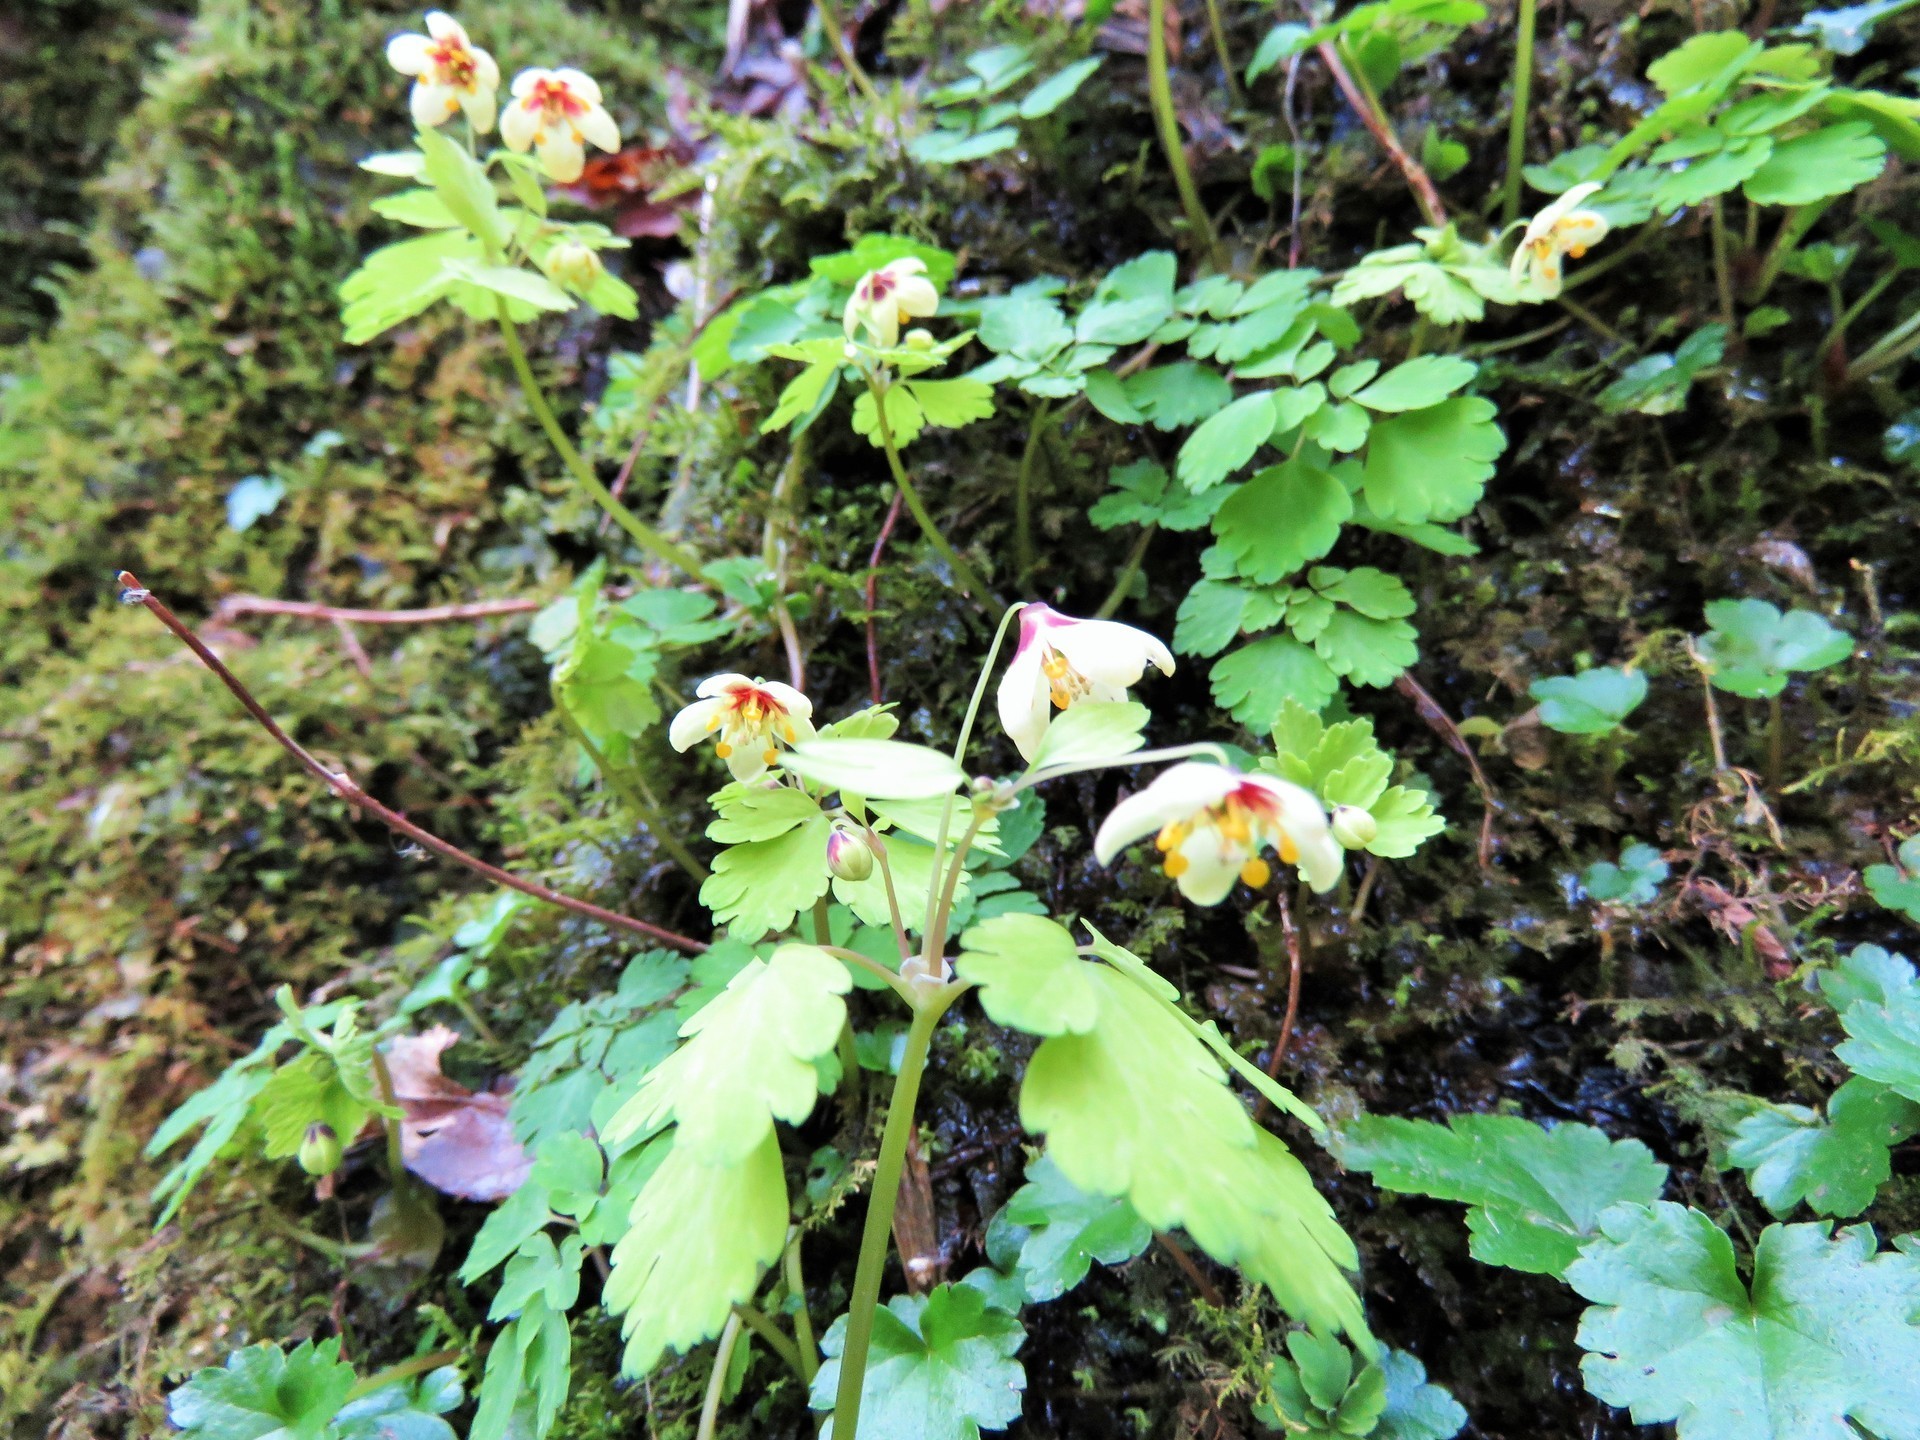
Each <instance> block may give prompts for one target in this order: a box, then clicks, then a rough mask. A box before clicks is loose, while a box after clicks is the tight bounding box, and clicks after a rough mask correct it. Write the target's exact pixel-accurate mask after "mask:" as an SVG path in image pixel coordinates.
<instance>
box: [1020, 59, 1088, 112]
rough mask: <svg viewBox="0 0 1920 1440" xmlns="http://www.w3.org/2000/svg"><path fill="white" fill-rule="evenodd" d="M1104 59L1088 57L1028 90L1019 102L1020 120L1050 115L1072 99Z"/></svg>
mask: <svg viewBox="0 0 1920 1440" xmlns="http://www.w3.org/2000/svg"><path fill="white" fill-rule="evenodd" d="M1105 58H1106V57H1105V56H1102V55H1089V56H1088V57H1087V58H1086V59H1084V60H1076V61H1074V62H1073V64H1071V65H1069V66H1067V67H1066V68H1065V69H1064V70H1059V71H1056V72H1055V73H1054V74H1052V75H1049V76H1048V77H1047V78H1046V79H1045V80H1042V81H1041V82H1040V83H1039V84H1038V85H1036V86H1034V87H1033V89H1031V90H1029V91H1028V92H1027V95H1026V98H1025V99H1024V100H1022V101H1021V102H1020V118H1021V119H1022V120H1038V119H1040V118H1041V117H1042V116H1043V115H1051V114H1052V113H1053V112H1054V111H1056V110H1058V109H1059V108H1060V107H1061V106H1062V105H1064V104H1066V103H1067V101H1069V100H1071V99H1072V98H1073V95H1074V92H1075V91H1077V90H1078V89H1079V88H1080V87H1081V86H1082V85H1084V84H1085V83H1086V82H1087V79H1088V77H1090V76H1091V75H1092V74H1093V72H1094V71H1096V70H1098V69H1099V68H1100V62H1101V61H1102V60H1104V59H1105Z"/></svg>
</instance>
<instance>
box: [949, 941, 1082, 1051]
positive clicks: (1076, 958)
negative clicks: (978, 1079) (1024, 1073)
mask: <svg viewBox="0 0 1920 1440" xmlns="http://www.w3.org/2000/svg"><path fill="white" fill-rule="evenodd" d="M960 950H961V954H960V956H959V958H958V959H956V960H955V961H954V972H955V973H956V974H957V975H959V976H960V978H961V979H962V980H969V981H971V982H973V983H974V984H975V985H978V986H980V1004H981V1007H982V1008H983V1009H984V1010H985V1011H986V1012H987V1014H988V1016H990V1017H991V1018H992V1020H993V1022H994V1023H995V1024H996V1025H1006V1026H1008V1027H1010V1028H1012V1029H1015V1030H1024V1031H1026V1032H1027V1033H1028V1034H1029V1035H1067V1034H1074V1033H1077V1032H1080V1031H1084V1030H1088V1029H1090V1028H1092V1026H1093V1023H1094V1020H1095V1018H1096V1016H1097V1014H1098V1010H1099V994H1098V992H1097V991H1096V989H1095V988H1094V981H1093V978H1092V977H1093V975H1094V973H1095V971H1096V970H1097V969H1098V967H1097V966H1096V965H1095V964H1093V963H1092V962H1090V961H1086V960H1082V959H1081V958H1080V954H1079V950H1078V948H1077V947H1076V946H1075V945H1074V943H1073V936H1072V935H1070V934H1069V933H1068V932H1067V930H1066V928H1065V927H1064V926H1061V925H1059V924H1058V923H1056V922H1055V921H1052V920H1049V919H1045V918H1043V917H1041V916H1038V915H1001V916H997V917H995V918H994V919H992V920H982V921H981V922H980V923H979V924H977V925H975V926H974V927H973V928H972V929H971V930H968V931H967V932H966V933H965V934H963V935H962V936H961V937H960Z"/></svg>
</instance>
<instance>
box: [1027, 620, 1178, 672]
mask: <svg viewBox="0 0 1920 1440" xmlns="http://www.w3.org/2000/svg"><path fill="white" fill-rule="evenodd" d="M1047 640H1048V642H1049V643H1050V644H1051V645H1052V646H1053V648H1054V649H1056V650H1058V651H1059V652H1060V653H1061V654H1062V655H1064V656H1066V657H1067V663H1068V664H1069V665H1071V666H1073V668H1074V669H1076V670H1078V671H1079V672H1080V673H1081V674H1082V675H1084V676H1086V677H1087V678H1088V679H1089V680H1100V681H1105V682H1106V683H1107V684H1109V685H1118V686H1120V687H1121V688H1123V689H1124V688H1125V687H1126V686H1129V685H1136V684H1138V683H1139V681H1140V677H1141V676H1142V675H1144V674H1146V671H1147V662H1148V660H1149V659H1151V660H1152V661H1153V663H1154V664H1155V665H1156V666H1158V667H1159V668H1160V670H1161V673H1163V674H1171V673H1172V672H1173V656H1172V655H1170V654H1168V652H1167V647H1166V646H1164V645H1162V644H1161V643H1160V642H1159V641H1158V640H1156V639H1154V638H1153V636H1151V635H1149V634H1147V632H1146V631H1144V630H1136V629H1134V628H1133V626H1131V625H1122V624H1120V623H1119V622H1117V621H1114V620H1081V621H1079V622H1077V623H1075V624H1072V625H1060V626H1056V627H1055V628H1054V629H1053V630H1052V631H1051V632H1050V633H1049V634H1048V636H1047ZM1163 661H1164V663H1163Z"/></svg>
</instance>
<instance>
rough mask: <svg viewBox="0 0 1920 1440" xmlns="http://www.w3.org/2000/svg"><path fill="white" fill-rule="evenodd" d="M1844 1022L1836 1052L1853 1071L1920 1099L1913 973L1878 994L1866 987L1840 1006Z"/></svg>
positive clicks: (1918, 1000)
mask: <svg viewBox="0 0 1920 1440" xmlns="http://www.w3.org/2000/svg"><path fill="white" fill-rule="evenodd" d="M1881 953H1883V954H1884V952H1881ZM1858 954H1859V952H1858V951H1856V952H1855V955H1856V956H1858ZM1887 958H1888V959H1889V960H1892V959H1894V958H1896V957H1891V956H1889V957H1887ZM1895 973H1897V971H1896V972H1895ZM1908 974H1909V975H1910V974H1911V967H1909V968H1908ZM1889 978H1890V977H1889ZM1840 1023H1841V1025H1843V1026H1844V1027H1845V1028H1846V1032H1847V1036H1848V1038H1847V1039H1846V1040H1845V1041H1843V1042H1842V1043H1841V1044H1839V1045H1836V1046H1835V1047H1834V1051H1833V1053H1834V1054H1836V1055H1838V1056H1839V1057H1840V1058H1841V1059H1842V1060H1843V1061H1845V1062H1846V1064H1847V1066H1848V1068H1850V1069H1851V1070H1852V1071H1853V1072H1854V1074H1856V1075H1864V1076H1866V1077H1867V1078H1868V1079H1869V1080H1878V1081H1879V1082H1880V1083H1881V1084H1883V1085H1886V1086H1888V1087H1889V1088H1891V1089H1893V1090H1896V1091H1898V1092H1899V1093H1900V1094H1902V1095H1904V1096H1906V1098H1907V1099H1909V1100H1914V1101H1920V987H1915V986H1914V985H1913V983H1912V982H1911V980H1910V979H1909V980H1907V982H1906V983H1904V984H1902V985H1900V986H1899V987H1898V988H1893V987H1891V986H1890V987H1889V988H1888V989H1886V990H1885V991H1884V992H1883V993H1882V995H1881V996H1880V997H1879V998H1872V997H1870V996H1869V995H1867V994H1865V993H1862V994H1861V996H1860V998H1857V999H1855V1000H1854V1001H1853V1003H1852V1004H1850V1005H1848V1006H1847V1007H1846V1008H1845V1009H1844V1010H1842V1011H1841V1012H1840Z"/></svg>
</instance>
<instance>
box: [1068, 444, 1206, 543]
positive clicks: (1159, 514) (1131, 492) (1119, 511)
mask: <svg viewBox="0 0 1920 1440" xmlns="http://www.w3.org/2000/svg"><path fill="white" fill-rule="evenodd" d="M1107 478H1108V483H1109V484H1110V485H1112V486H1113V489H1112V491H1110V492H1109V493H1107V494H1105V495H1102V496H1101V497H1100V498H1099V499H1098V500H1096V501H1095V502H1094V503H1093V507H1092V508H1091V509H1090V510H1088V511H1087V518H1088V519H1089V520H1091V521H1092V522H1093V523H1094V524H1095V525H1097V526H1098V527H1099V528H1100V529H1102V530H1111V529H1113V528H1115V527H1116V526H1119V525H1158V526H1160V527H1161V528H1162V529H1164V530H1198V529H1199V528H1200V527H1201V526H1202V525H1205V524H1206V523H1207V522H1208V521H1209V520H1211V519H1212V518H1213V516H1214V513H1215V512H1216V511H1217V510H1219V508H1220V504H1221V502H1222V501H1224V500H1225V499H1226V498H1227V496H1228V495H1229V494H1231V493H1232V491H1231V490H1230V489H1229V488H1227V487H1225V486H1219V485H1216V486H1215V487H1214V488H1213V489H1211V490H1204V491H1202V492H1201V493H1200V494H1198V495H1195V494H1194V493H1193V492H1192V491H1191V490H1188V489H1186V488H1185V487H1183V486H1180V485H1175V484H1174V483H1173V480H1172V477H1171V476H1169V475H1168V474H1167V472H1166V470H1165V469H1164V468H1162V467H1161V466H1159V465H1157V464H1155V463H1154V462H1153V461H1151V460H1136V461H1134V462H1133V463H1132V464H1131V465H1122V466H1119V467H1118V468H1116V469H1115V470H1114V472H1113V474H1112V475H1110V476H1108V477H1107Z"/></svg>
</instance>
